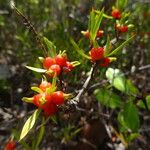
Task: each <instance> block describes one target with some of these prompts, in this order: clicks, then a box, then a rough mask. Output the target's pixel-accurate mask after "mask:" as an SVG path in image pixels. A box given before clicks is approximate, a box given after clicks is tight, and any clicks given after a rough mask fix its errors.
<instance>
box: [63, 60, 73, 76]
mask: <svg viewBox="0 0 150 150" xmlns="http://www.w3.org/2000/svg"><path fill="white" fill-rule="evenodd" d="M72 69H73V65H72V64H71V63H70V62H69V61H67V62H66V66H65V67H63V71H64V72H66V73H67V72H70V71H72Z"/></svg>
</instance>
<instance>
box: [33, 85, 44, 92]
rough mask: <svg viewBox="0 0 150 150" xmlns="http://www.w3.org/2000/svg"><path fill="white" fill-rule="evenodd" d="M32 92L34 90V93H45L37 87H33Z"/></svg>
mask: <svg viewBox="0 0 150 150" xmlns="http://www.w3.org/2000/svg"><path fill="white" fill-rule="evenodd" d="M31 90H33V91H35V92H37V93H43V91H42V90H41V89H40V88H38V87H35V86H33V87H31Z"/></svg>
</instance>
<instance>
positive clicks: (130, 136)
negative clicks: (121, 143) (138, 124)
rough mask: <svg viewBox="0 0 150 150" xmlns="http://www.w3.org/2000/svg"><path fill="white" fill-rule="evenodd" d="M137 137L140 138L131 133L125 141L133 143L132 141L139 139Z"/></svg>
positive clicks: (137, 134)
mask: <svg viewBox="0 0 150 150" xmlns="http://www.w3.org/2000/svg"><path fill="white" fill-rule="evenodd" d="M139 136H140V134H139V133H131V134H130V135H129V136H128V138H127V140H128V142H131V141H133V140H134V139H136V138H137V137H139Z"/></svg>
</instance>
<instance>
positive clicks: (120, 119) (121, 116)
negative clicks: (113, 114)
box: [117, 111, 128, 132]
mask: <svg viewBox="0 0 150 150" xmlns="http://www.w3.org/2000/svg"><path fill="white" fill-rule="evenodd" d="M117 120H118V122H119V130H120V132H125V131H126V130H127V129H128V127H127V126H126V123H125V121H124V114H123V112H122V111H121V112H119V113H118V117H117Z"/></svg>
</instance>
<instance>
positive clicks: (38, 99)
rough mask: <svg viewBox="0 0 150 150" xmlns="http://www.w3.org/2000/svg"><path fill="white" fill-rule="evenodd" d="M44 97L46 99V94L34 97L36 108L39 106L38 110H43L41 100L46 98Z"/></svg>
mask: <svg viewBox="0 0 150 150" xmlns="http://www.w3.org/2000/svg"><path fill="white" fill-rule="evenodd" d="M44 97H45V95H44V94H37V95H34V96H33V104H34V105H35V106H37V107H38V108H41V106H42V104H41V102H40V99H41V98H44Z"/></svg>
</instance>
